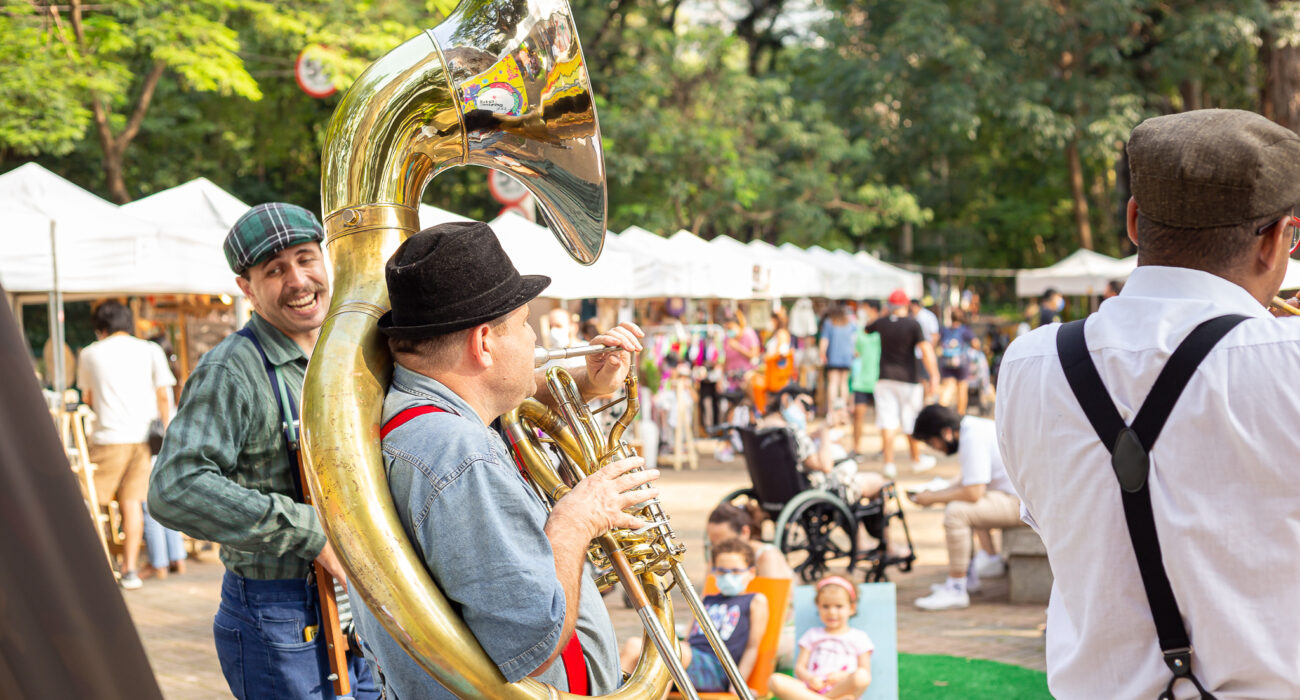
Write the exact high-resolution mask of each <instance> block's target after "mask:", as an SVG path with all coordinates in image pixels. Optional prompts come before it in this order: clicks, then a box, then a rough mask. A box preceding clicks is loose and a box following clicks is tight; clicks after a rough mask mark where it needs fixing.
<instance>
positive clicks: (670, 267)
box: [605, 226, 753, 299]
mask: <svg viewBox="0 0 1300 700" xmlns="http://www.w3.org/2000/svg"><path fill="white" fill-rule="evenodd" d="M605 247H606V248H611V249H613V250H617V251H621V252H625V253H628V254H629V255H631V256H632V262H633V266H634V274H633V276H634V278H635V280H634V283H633V286H634V287H635V293H634V294H633V295H632V296H633V297H634V298H638V299H650V298H655V297H687V298H692V299H749V298H752V297H753V284H752V283H751V282H750V280H749V279H748V278H746V279H744V280H740V279H738V278H736V277H734V276H733V277H732V278H728V277H727V275H726V273H725V272H722V271H721V270H720V267H722V266H721V265H720V264H719V260H718V258H717V257H716V256H710V255H704V254H702V252H701V250H699V249H696V248H695V247H694V246H684V245H682V244H681V242H680V241H677V242H674V241H671V240H669V239H667V238H664V237H663V236H659V235H656V234H653V233H651V232H649V231H647V230H645V229H643V228H641V227H639V226H630V227H628V229H627V230H625V231H623V232H622V233H620V234H618V235H617V236H610V237H609V238H608V239H607V240H606V243H605ZM705 250H711V249H705Z"/></svg>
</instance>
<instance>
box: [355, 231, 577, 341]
mask: <svg viewBox="0 0 1300 700" xmlns="http://www.w3.org/2000/svg"><path fill="white" fill-rule="evenodd" d="M384 277H385V278H386V279H387V281H388V298H389V301H390V303H391V304H392V307H393V308H392V311H389V312H388V313H386V314H384V315H383V316H381V317H380V318H379V331H380V332H381V333H383V334H384V335H386V336H388V337H389V338H399V339H403V340H418V339H421V338H429V337H432V336H435V335H442V334H444V333H454V332H456V331H459V330H464V329H466V328H472V327H473V326H477V325H478V324H480V323H487V322H488V321H491V320H492V319H495V318H498V317H500V316H504V315H506V314H508V313H510V312H511V311H514V310H515V309H517V308H519V307H521V306H523V305H524V304H527V303H528V302H529V301H530V300H532V299H533V298H534V297H536V296H537V295H538V294H541V293H542V290H543V289H546V285H548V284H550V283H551V278H550V277H547V276H545V275H520V274H519V271H518V270H516V269H515V266H514V264H513V263H511V262H510V258H509V257H508V256H507V255H506V252H505V251H504V250H502V248H501V243H500V242H499V241H497V236H496V234H495V233H493V232H492V228H491V227H489V226H488V225H487V224H484V223H480V222H478V221H457V222H452V223H445V224H439V225H437V226H433V227H430V228H427V229H425V230H423V231H421V232H419V233H417V234H415V235H414V236H411V237H410V238H408V239H406V240H405V241H403V242H402V245H400V246H398V247H397V250H396V252H394V253H393V257H391V258H389V259H388V264H387V265H385V267H384Z"/></svg>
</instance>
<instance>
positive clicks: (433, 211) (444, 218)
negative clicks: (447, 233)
mask: <svg viewBox="0 0 1300 700" xmlns="http://www.w3.org/2000/svg"><path fill="white" fill-rule="evenodd" d="M469 220H470V219H469V218H468V217H464V216H461V215H460V214H453V213H452V212H449V211H447V210H446V209H439V208H438V207H435V206H433V205H432V204H423V203H422V204H420V230H421V231H423V230H424V229H426V228H429V227H430V226H437V225H438V224H445V223H447V222H449V221H469ZM525 221H527V219H525Z"/></svg>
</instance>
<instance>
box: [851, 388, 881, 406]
mask: <svg viewBox="0 0 1300 700" xmlns="http://www.w3.org/2000/svg"><path fill="white" fill-rule="evenodd" d="M875 404H876V398H875V397H874V396H872V395H871V392H869V391H855V392H853V405H854V406H874V405H875Z"/></svg>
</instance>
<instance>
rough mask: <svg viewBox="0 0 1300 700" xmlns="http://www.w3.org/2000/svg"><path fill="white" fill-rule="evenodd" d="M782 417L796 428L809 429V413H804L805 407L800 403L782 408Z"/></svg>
mask: <svg viewBox="0 0 1300 700" xmlns="http://www.w3.org/2000/svg"><path fill="white" fill-rule="evenodd" d="M781 417H782V418H784V419H785V422H786V423H787V424H788V425H789V426H790V427H791V428H794V429H795V430H807V429H808V415H807V414H805V413H804V410H803V407H802V406H800V405H799V404H798V403H792V404H790V405H789V406H786V407H785V408H783V409H781Z"/></svg>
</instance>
